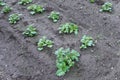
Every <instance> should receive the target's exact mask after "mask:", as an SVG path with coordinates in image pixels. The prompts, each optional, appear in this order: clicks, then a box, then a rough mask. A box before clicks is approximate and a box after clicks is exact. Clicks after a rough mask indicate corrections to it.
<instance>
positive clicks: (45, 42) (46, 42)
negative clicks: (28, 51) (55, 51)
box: [37, 36, 53, 51]
mask: <svg viewBox="0 0 120 80" xmlns="http://www.w3.org/2000/svg"><path fill="white" fill-rule="evenodd" d="M37 45H38V50H39V51H42V50H43V49H44V47H48V48H52V47H53V41H51V40H49V39H47V38H46V37H45V36H43V37H42V38H41V39H40V40H39V42H38V44H37Z"/></svg>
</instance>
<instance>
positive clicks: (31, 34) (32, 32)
mask: <svg viewBox="0 0 120 80" xmlns="http://www.w3.org/2000/svg"><path fill="white" fill-rule="evenodd" d="M23 34H24V35H25V36H27V37H34V36H36V35H37V29H36V28H35V27H33V25H29V26H27V29H26V30H25V31H24V32H23Z"/></svg>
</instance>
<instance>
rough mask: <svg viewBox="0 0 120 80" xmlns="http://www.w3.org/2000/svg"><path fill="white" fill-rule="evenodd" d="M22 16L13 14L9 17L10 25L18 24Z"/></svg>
mask: <svg viewBox="0 0 120 80" xmlns="http://www.w3.org/2000/svg"><path fill="white" fill-rule="evenodd" d="M20 16H21V14H16V13H15V14H11V15H10V16H9V19H8V20H9V23H11V24H16V23H17V22H18V21H19V20H20Z"/></svg>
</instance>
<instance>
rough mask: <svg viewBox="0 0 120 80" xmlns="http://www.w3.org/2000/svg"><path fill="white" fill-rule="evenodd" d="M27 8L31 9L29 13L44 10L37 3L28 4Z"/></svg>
mask: <svg viewBox="0 0 120 80" xmlns="http://www.w3.org/2000/svg"><path fill="white" fill-rule="evenodd" d="M27 9H28V10H30V11H31V12H30V14H32V15H34V14H36V13H43V12H44V11H45V9H44V8H43V7H42V6H41V5H37V4H32V5H30V6H28V7H27Z"/></svg>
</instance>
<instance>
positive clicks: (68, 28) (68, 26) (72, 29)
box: [59, 23, 78, 34]
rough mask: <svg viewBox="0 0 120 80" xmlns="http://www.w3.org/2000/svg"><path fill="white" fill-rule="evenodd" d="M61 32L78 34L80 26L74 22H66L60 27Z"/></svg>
mask: <svg viewBox="0 0 120 80" xmlns="http://www.w3.org/2000/svg"><path fill="white" fill-rule="evenodd" d="M59 33H74V34H78V26H77V25H76V24H74V23H65V24H62V25H61V26H60V27H59Z"/></svg>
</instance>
